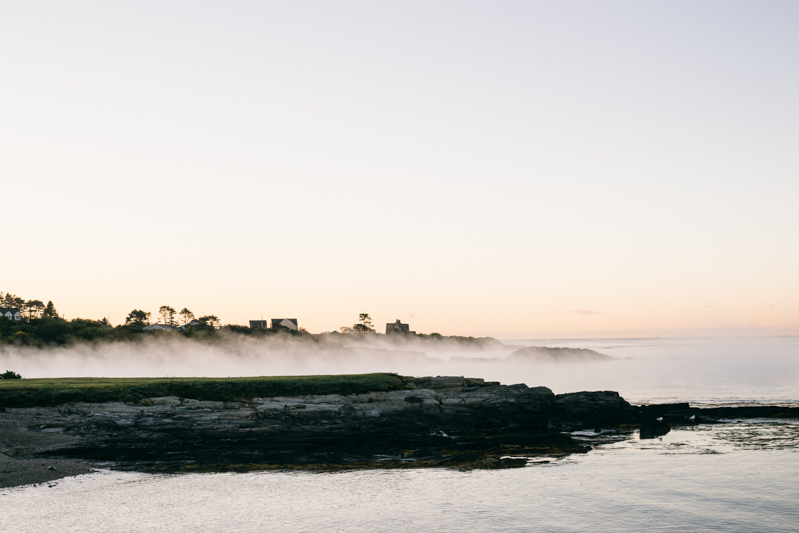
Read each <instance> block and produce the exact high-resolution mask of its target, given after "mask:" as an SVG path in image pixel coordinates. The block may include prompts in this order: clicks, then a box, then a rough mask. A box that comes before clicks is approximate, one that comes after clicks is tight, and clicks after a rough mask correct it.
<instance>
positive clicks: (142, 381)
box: [0, 374, 403, 407]
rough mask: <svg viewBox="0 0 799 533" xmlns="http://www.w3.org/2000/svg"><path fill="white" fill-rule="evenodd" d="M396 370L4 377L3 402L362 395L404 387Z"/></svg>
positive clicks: (0, 401)
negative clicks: (203, 375) (262, 374)
mask: <svg viewBox="0 0 799 533" xmlns="http://www.w3.org/2000/svg"><path fill="white" fill-rule="evenodd" d="M402 387H403V384H402V380H401V379H400V378H399V376H397V375H396V374H351V375H339V376H266V377H247V378H57V379H14V380H5V379H4V380H0V407H39V406H50V405H60V404H64V403H69V402H85V403H97V402H140V401H141V400H142V399H144V398H152V397H157V396H177V397H179V398H191V399H195V400H215V401H234V400H241V399H248V398H264V397H272V396H303V395H309V394H356V393H363V392H374V391H389V390H399V389H402Z"/></svg>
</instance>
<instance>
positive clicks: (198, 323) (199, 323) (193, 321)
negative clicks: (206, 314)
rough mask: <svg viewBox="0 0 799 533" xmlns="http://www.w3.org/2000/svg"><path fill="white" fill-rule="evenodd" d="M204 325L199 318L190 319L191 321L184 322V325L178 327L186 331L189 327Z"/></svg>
mask: <svg viewBox="0 0 799 533" xmlns="http://www.w3.org/2000/svg"><path fill="white" fill-rule="evenodd" d="M202 325H203V323H202V322H200V321H199V320H191V321H189V323H187V324H183V325H182V326H180V327H179V328H178V329H179V330H180V331H186V330H188V329H189V328H197V327H199V326H202Z"/></svg>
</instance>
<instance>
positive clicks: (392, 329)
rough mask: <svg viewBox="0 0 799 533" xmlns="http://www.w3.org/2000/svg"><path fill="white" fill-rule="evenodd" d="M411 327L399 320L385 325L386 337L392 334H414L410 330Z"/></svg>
mask: <svg viewBox="0 0 799 533" xmlns="http://www.w3.org/2000/svg"><path fill="white" fill-rule="evenodd" d="M410 328H411V326H410V325H409V324H403V323H402V322H400V321H399V320H397V321H396V322H394V323H393V324H392V323H388V324H386V335H390V334H392V333H408V334H415V333H416V332H415V331H411V330H410Z"/></svg>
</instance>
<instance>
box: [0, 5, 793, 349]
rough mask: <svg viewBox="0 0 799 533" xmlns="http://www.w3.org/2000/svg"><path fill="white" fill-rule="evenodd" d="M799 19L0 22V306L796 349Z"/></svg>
mask: <svg viewBox="0 0 799 533" xmlns="http://www.w3.org/2000/svg"><path fill="white" fill-rule="evenodd" d="M798 25H799V4H797V3H796V2H788V1H786V2H779V1H763V2H736V1H727V0H725V1H704V2H694V1H659V2H652V1H623V2H618V1H604V2H596V1H585V2H573V1H563V2H508V1H491V2H487V1H486V2H470V1H450V2H447V1H438V2H429V1H408V0H405V1H402V2H388V1H387V2H368V1H363V2H348V1H339V2H327V1H324V2H322V1H319V2H315V1H314V2H311V1H291V2H249V1H238V2H221V1H220V2H203V1H195V0H192V1H184V2H181V1H170V2H161V1H139V0H137V1H135V2H133V1H129V2H124V1H119V2H102V1H96V2H85V1H74V2H68V3H65V2H44V1H28V2H12V1H2V2H0V50H2V52H0V76H1V77H2V83H0V197H1V198H2V204H3V208H2V210H0V212H2V213H3V215H4V216H3V219H4V220H5V229H4V231H3V239H2V241H3V245H2V251H1V252H0V291H3V292H11V293H14V294H17V295H19V296H22V297H23V298H26V299H41V300H44V301H45V302H46V301H47V300H52V301H53V302H54V303H55V305H56V308H57V309H58V310H59V312H61V313H63V314H64V315H65V316H66V317H67V318H75V317H85V318H100V317H104V316H107V317H109V318H110V320H111V322H112V323H115V324H117V323H120V322H124V318H125V316H126V315H127V313H128V312H129V311H130V310H131V309H134V308H135V309H143V310H147V311H152V312H153V314H154V315H155V314H156V313H157V309H158V307H159V306H161V305H171V306H172V307H175V308H177V309H178V310H179V309H182V308H184V307H187V308H189V309H191V310H192V311H193V312H194V313H195V314H196V315H198V316H200V315H205V314H215V315H217V316H219V317H220V318H221V319H222V322H223V323H234V324H236V323H238V324H243V323H246V321H247V320H249V319H260V318H261V316H263V317H264V318H267V319H269V318H273V317H292V318H295V317H296V318H298V319H299V322H300V325H301V326H304V327H306V328H307V329H308V330H310V331H313V332H319V331H326V330H337V329H338V328H340V327H341V326H347V325H351V324H352V323H354V322H355V321H356V320H357V318H358V313H363V312H368V313H370V314H371V316H372V318H373V319H374V321H375V323H376V324H377V325H378V326H379V327H381V328H382V326H383V324H384V323H386V322H393V321H394V320H396V319H401V320H402V321H403V322H408V323H410V325H411V329H414V330H416V331H419V332H426V333H429V332H438V333H442V334H450V335H475V336H478V335H479V336H482V335H492V336H497V337H500V338H578V337H622V336H693V335H761V334H792V335H795V334H799V208H797V199H798V198H799V172H798V170H799V150H797V146H799V98H797V95H799V32H797V31H796V28H797V26H798Z"/></svg>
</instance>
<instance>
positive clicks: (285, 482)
mask: <svg viewBox="0 0 799 533" xmlns="http://www.w3.org/2000/svg"><path fill="white" fill-rule="evenodd" d="M583 433H584V435H580V437H581V438H585V439H587V440H590V441H592V442H593V443H594V444H595V445H596V448H595V449H594V451H592V452H590V453H589V454H587V455H579V456H570V457H569V458H566V459H563V460H557V461H552V462H550V463H539V464H534V465H531V466H529V467H528V468H523V469H516V470H503V471H470V472H458V471H452V470H445V469H433V470H422V471H380V470H377V471H357V472H342V473H335V474H310V473H278V472H258V473H248V474H190V475H178V476H151V475H145V474H132V473H119V472H102V473H97V474H92V475H90V476H84V477H79V478H72V479H65V480H62V481H60V482H58V483H57V484H55V486H53V487H52V488H50V487H49V486H47V485H42V486H39V487H25V488H19V489H10V490H5V491H0V502H2V507H3V516H2V518H0V526H2V530H3V531H9V532H20V533H26V532H34V531H35V532H40V531H48V530H49V531H59V532H78V531H79V532H86V531H104V532H109V533H113V532H118V531H119V532H121V531H125V532H156V531H158V532H160V531H170V532H177V533H182V532H189V531H191V532H195V531H236V532H250V531H253V532H254V531H259V532H260V531H288V532H291V531H306V532H314V531H320V532H321V531H326V532H327V531H370V532H371V531H422V532H424V531H461V530H464V529H468V530H469V531H476V532H481V531H618V532H628V531H629V532H633V531H635V532H638V531H642V530H650V529H655V530H657V531H692V532H693V531H700V532H701V531H725V532H761V531H770V532H788V531H791V532H793V531H796V524H797V523H799V511H797V508H796V505H795V502H796V501H799V485H797V483H796V482H795V480H796V479H797V476H798V475H799V461H796V457H797V455H796V452H797V449H798V448H797V444H798V443H799V438H798V437H799V423H798V422H797V421H795V420H786V421H784V422H783V421H779V422H773V421H769V422H765V421H764V423H754V422H752V421H745V422H734V423H730V424H722V425H700V426H693V427H688V428H675V429H672V431H671V432H670V433H669V434H667V435H664V436H661V437H658V438H656V439H651V440H640V439H639V438H638V435H637V433H635V432H633V433H629V434H619V433H612V432H610V433H606V432H603V433H597V432H590V431H585V432H583Z"/></svg>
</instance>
